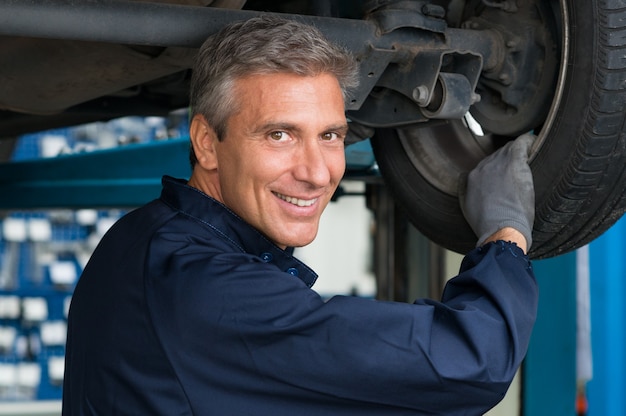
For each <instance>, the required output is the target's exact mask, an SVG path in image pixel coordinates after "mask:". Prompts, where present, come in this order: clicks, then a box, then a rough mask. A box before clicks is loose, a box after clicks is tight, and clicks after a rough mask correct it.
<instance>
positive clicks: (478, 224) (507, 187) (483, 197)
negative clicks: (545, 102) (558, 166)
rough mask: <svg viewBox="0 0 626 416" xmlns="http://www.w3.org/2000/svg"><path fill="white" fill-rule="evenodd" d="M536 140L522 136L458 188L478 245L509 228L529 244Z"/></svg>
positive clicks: (462, 208) (472, 172) (527, 135)
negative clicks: (531, 163)
mask: <svg viewBox="0 0 626 416" xmlns="http://www.w3.org/2000/svg"><path fill="white" fill-rule="evenodd" d="M534 139H535V136H534V135H532V134H523V135H521V136H519V137H518V138H517V139H515V140H514V141H511V142H509V143H507V144H506V145H505V146H503V147H502V148H500V149H498V151H496V152H495V153H493V154H491V155H489V156H487V157H486V158H485V159H483V160H482V161H481V162H480V163H479V164H478V166H476V167H475V168H474V169H473V170H472V171H471V172H470V173H469V175H467V177H466V178H462V180H461V181H460V185H459V201H460V203H461V211H463V215H465V218H466V219H467V222H468V223H469V225H470V226H471V227H472V230H474V232H475V233H476V235H477V236H478V243H477V244H476V246H477V247H478V246H480V245H482V244H483V243H484V241H485V240H486V239H487V238H488V237H489V236H491V235H492V234H493V233H495V232H496V231H498V230H500V229H502V228H504V227H512V228H515V229H516V230H517V231H519V232H520V233H522V234H523V235H524V238H526V243H527V250H530V246H531V244H532V229H533V223H534V221H535V190H534V186H533V176H532V172H531V170H530V166H529V165H528V156H529V153H530V148H531V145H532V143H533V141H534Z"/></svg>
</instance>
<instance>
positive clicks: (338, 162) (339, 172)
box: [328, 149, 346, 182]
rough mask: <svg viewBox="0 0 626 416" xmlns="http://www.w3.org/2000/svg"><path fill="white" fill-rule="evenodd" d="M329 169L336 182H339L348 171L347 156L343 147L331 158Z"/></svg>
mask: <svg viewBox="0 0 626 416" xmlns="http://www.w3.org/2000/svg"><path fill="white" fill-rule="evenodd" d="M328 166H329V168H328V169H329V171H330V174H331V176H332V178H333V180H334V181H335V182H338V181H339V180H341V178H342V177H343V174H344V173H345V171H346V158H345V153H344V150H343V149H341V151H340V152H337V153H336V154H334V155H333V157H332V158H331V159H330V163H329V165H328Z"/></svg>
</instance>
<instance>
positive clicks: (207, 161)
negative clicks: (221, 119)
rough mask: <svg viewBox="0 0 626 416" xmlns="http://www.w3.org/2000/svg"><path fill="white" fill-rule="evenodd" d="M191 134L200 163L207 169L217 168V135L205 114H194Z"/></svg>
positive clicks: (192, 143) (190, 128)
mask: <svg viewBox="0 0 626 416" xmlns="http://www.w3.org/2000/svg"><path fill="white" fill-rule="evenodd" d="M189 136H190V137H189V138H190V140H191V145H192V146H193V150H194V152H195V154H196V158H197V159H198V164H199V165H200V166H202V167H203V168H204V169H206V170H214V169H217V155H216V153H215V144H216V143H217V135H216V134H215V131H214V130H213V128H212V127H211V126H210V125H209V123H208V122H207V120H206V118H204V116H202V115H200V114H196V115H195V116H193V118H192V119H191V125H190V127H189Z"/></svg>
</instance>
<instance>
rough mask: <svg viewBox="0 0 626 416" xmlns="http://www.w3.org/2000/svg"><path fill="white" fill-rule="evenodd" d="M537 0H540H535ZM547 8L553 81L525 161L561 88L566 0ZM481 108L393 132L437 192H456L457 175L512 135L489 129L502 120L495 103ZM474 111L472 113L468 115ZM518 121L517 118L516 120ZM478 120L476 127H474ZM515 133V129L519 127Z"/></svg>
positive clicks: (547, 123) (535, 147)
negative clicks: (553, 43)
mask: <svg viewBox="0 0 626 416" xmlns="http://www.w3.org/2000/svg"><path fill="white" fill-rule="evenodd" d="M539 3H540V4H541V1H539ZM547 8H548V9H549V11H550V12H551V13H552V14H553V15H552V18H554V19H555V20H554V21H555V22H557V23H558V25H559V27H558V32H559V33H557V34H556V35H555V36H554V38H555V39H556V40H557V42H558V43H559V45H560V56H559V57H558V58H557V59H558V60H559V61H560V64H558V65H557V67H556V71H557V75H556V82H555V86H554V88H552V91H553V92H552V94H551V102H550V105H549V108H548V109H547V110H546V114H545V116H544V117H542V119H541V120H539V121H538V122H536V123H533V124H534V133H535V134H536V135H537V137H538V139H537V140H536V142H535V143H534V145H533V148H532V152H531V156H530V161H531V163H532V160H533V159H534V157H535V155H536V154H537V153H538V152H539V150H540V148H541V147H542V145H543V143H544V141H545V140H546V138H547V137H548V136H549V134H548V132H549V131H550V128H551V126H552V124H553V122H554V119H555V117H556V114H557V110H558V108H559V103H560V101H561V97H562V94H563V87H564V79H565V75H566V69H567V65H566V63H567V62H568V47H569V41H570V36H569V22H568V13H567V12H568V8H567V4H566V0H559V2H558V4H556V2H552V3H551V5H548V6H547ZM481 110H482V111H481V112H476V111H471V110H470V111H471V113H472V114H468V115H466V117H465V118H464V119H462V120H449V121H447V122H446V123H442V124H433V125H429V124H426V125H424V124H422V125H413V126H409V127H405V128H401V129H398V131H397V132H398V138H399V140H400V142H401V143H402V146H403V148H404V150H405V151H406V154H407V157H408V158H409V159H410V161H411V163H412V165H413V166H414V167H415V169H416V170H417V171H418V172H419V173H420V175H422V176H423V177H424V178H425V179H426V180H427V181H428V182H429V183H430V184H431V185H432V186H434V187H435V188H437V189H438V190H439V191H440V192H443V193H446V194H449V195H452V196H457V194H458V192H457V188H458V179H459V177H460V176H461V175H462V174H464V173H466V172H468V171H470V170H471V169H472V168H473V167H474V166H476V165H477V164H478V162H480V160H482V159H483V158H484V157H485V156H487V155H488V154H490V153H492V152H493V151H495V150H496V149H497V148H499V147H501V146H502V145H504V144H505V143H506V142H508V141H510V140H511V139H513V138H515V137H516V136H509V135H502V134H498V133H497V132H496V133H494V132H492V131H490V130H489V126H493V123H496V122H497V123H506V122H507V119H506V117H503V112H502V111H498V108H497V107H495V106H483V108H482V109H481ZM474 114H476V116H477V117H476V118H474ZM517 122H518V124H519V120H518V121H517ZM477 126H479V127H477ZM520 133H521V132H520Z"/></svg>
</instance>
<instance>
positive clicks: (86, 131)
mask: <svg viewBox="0 0 626 416" xmlns="http://www.w3.org/2000/svg"><path fill="white" fill-rule="evenodd" d="M207 5H214V6H216V7H223V9H222V10H220V11H219V13H215V14H213V12H214V11H213V10H208V8H206V7H202V8H200V7H197V6H207ZM244 5H245V7H244ZM444 5H445V6H450V7H449V9H445V8H444ZM518 5H521V6H525V7H520V8H519V9H518V8H517V6H518ZM61 6H64V7H61ZM192 6H193V7H192ZM379 6H381V7H380V8H379ZM387 6H390V7H389V9H388V10H385V7H387ZM396 6H397V7H396ZM407 6H410V7H407ZM418 6H419V7H418ZM466 6H467V7H466ZM531 6H533V7H536V9H537V10H538V11H539V12H537V13H535V11H536V10H535V9H534V8H533V7H531ZM107 7H110V9H107ZM364 9H367V10H365V11H366V12H367V13H370V12H372V13H373V15H376V13H378V12H381V13H380V14H379V15H378V17H375V18H374V19H370V18H369V17H366V16H365V15H362V14H360V12H361V11H364ZM444 9H445V13H444V12H443V11H444ZM259 10H263V11H266V10H271V11H275V12H280V13H294V14H300V15H301V16H300V17H302V16H305V17H302V18H303V19H310V21H311V22H316V24H318V25H320V27H321V28H322V29H323V30H325V31H327V32H328V33H330V34H331V35H332V36H334V37H335V38H337V39H340V40H341V39H343V40H345V41H346V43H347V44H348V47H349V48H350V49H351V50H353V51H355V53H358V54H361V56H362V57H363V63H364V64H363V68H364V70H363V74H362V75H363V79H364V80H365V82H364V83H363V86H362V90H361V91H360V92H359V96H358V99H355V100H354V101H352V102H351V103H350V105H351V106H352V107H351V108H349V109H348V110H349V111H352V113H348V114H349V115H351V116H352V118H353V120H355V121H356V122H361V121H362V122H365V124H364V125H366V126H367V127H371V128H372V129H373V128H376V129H378V131H379V132H383V131H384V132H385V134H387V135H388V136H389V137H386V138H385V139H388V140H385V141H384V142H383V141H379V142H378V146H379V149H380V146H381V144H380V143H383V144H382V146H385V145H391V144H392V143H394V146H396V148H395V149H396V150H395V152H391V151H389V155H390V156H389V160H387V161H386V162H385V163H383V160H382V158H379V161H378V162H377V161H376V159H375V157H374V153H375V150H376V149H375V147H376V144H375V141H376V140H371V141H370V140H363V141H357V142H356V143H354V144H350V145H349V146H347V147H346V159H347V162H348V166H347V168H348V170H347V174H346V177H345V180H344V182H343V183H342V186H341V188H340V192H338V193H337V195H336V201H335V202H333V203H331V205H330V207H329V208H328V210H327V213H326V214H325V215H324V216H323V217H322V224H321V229H320V234H319V236H318V239H317V240H316V242H314V243H313V244H311V245H310V246H309V247H307V248H304V249H301V250H298V251H296V256H297V257H298V258H301V259H302V260H303V261H305V262H306V263H307V264H309V265H310V266H311V267H312V268H313V269H314V270H316V271H317V272H318V273H319V274H320V278H319V279H318V282H317V283H316V285H315V286H314V289H315V290H317V291H318V292H319V293H320V295H321V296H323V297H330V296H332V295H335V294H343V295H353V296H363V297H370V298H377V299H380V300H393V301H399V302H412V301H413V300H414V299H415V298H421V297H428V298H433V299H437V298H438V297H439V295H440V293H441V290H442V288H443V285H444V283H445V281H446V279H448V278H450V277H452V276H454V275H455V274H456V271H457V269H458V267H459V263H460V259H461V256H460V254H458V253H457V252H455V251H450V250H446V249H444V248H443V247H442V246H441V245H439V244H438V243H436V242H434V241H435V240H436V239H435V238H433V237H437V231H436V230H438V229H439V228H437V227H434V228H435V231H434V232H433V231H432V230H431V234H430V236H429V237H427V236H425V234H423V233H422V232H420V231H418V230H417V229H416V228H415V227H414V226H413V225H412V223H413V222H415V221H416V220H417V221H419V215H421V214H422V212H420V213H418V214H416V212H415V211H413V212H407V211H406V210H405V209H406V208H405V205H403V204H400V203H398V198H397V196H398V192H397V189H396V190H395V191H396V192H395V198H394V196H392V194H394V192H393V191H394V190H393V189H392V186H391V185H390V183H391V184H393V182H394V181H388V182H389V183H388V184H387V185H385V183H384V180H383V177H384V176H385V175H384V172H383V168H384V167H383V165H384V164H386V166H387V168H389V166H390V165H391V167H393V165H394V163H395V162H396V159H395V158H396V157H397V156H398V155H399V154H403V153H408V152H405V151H404V150H403V149H406V147H404V148H403V146H410V145H411V144H416V145H417V146H418V147H416V148H414V149H411V150H413V151H414V153H415V154H417V155H418V157H414V158H413V160H410V161H409V162H411V163H413V162H415V166H413V167H415V168H416V169H414V171H415V172H417V171H419V170H420V169H422V170H424V168H430V167H431V165H430V164H429V161H430V160H433V159H437V158H436V157H434V156H439V155H445V156H449V158H447V159H446V158H445V157H442V158H441V159H440V160H439V159H437V162H438V163H437V164H433V166H432V167H433V169H434V173H433V172H430V178H434V181H433V183H427V184H426V186H424V188H431V189H435V188H437V186H441V188H442V189H444V191H448V192H447V194H448V195H453V194H455V192H456V179H457V177H458V173H459V172H462V171H465V170H468V169H469V168H471V166H470V165H472V166H473V165H475V163H477V161H478V160H480V158H482V157H484V156H485V155H486V154H489V153H490V152H492V151H493V150H494V148H497V144H498V141H502V138H503V137H504V138H505V139H507V140H508V139H510V138H511V137H513V136H515V135H516V134H518V133H521V132H522V131H529V130H532V129H535V128H536V129H537V131H539V130H541V135H540V136H541V140H543V142H542V143H540V144H539V146H537V147H538V148H539V149H538V150H537V153H536V154H535V156H536V157H535V159H534V163H535V165H534V166H533V169H534V173H537V174H538V175H540V176H541V178H542V179H543V180H542V181H541V187H542V189H541V193H542V195H543V202H544V204H543V206H542V208H543V212H542V214H541V215H542V218H541V221H540V222H541V224H540V227H538V228H541V229H540V230H539V232H538V237H539V238H537V241H538V242H540V243H541V244H537V245H536V246H537V247H538V251H537V254H540V255H541V256H544V255H545V257H546V258H545V259H541V260H535V261H533V266H534V269H535V274H536V276H537V279H538V282H539V286H540V305H539V316H538V320H537V323H536V325H535V328H534V332H533V338H532V341H531V346H530V349H529V352H528V355H527V357H526V360H525V362H524V364H523V365H522V367H521V369H520V371H519V373H518V377H517V378H516V380H515V381H514V383H513V385H512V386H511V388H510V390H509V393H508V395H507V396H506V398H505V399H504V400H503V402H502V403H501V404H500V405H498V406H497V407H496V408H495V409H493V410H492V411H491V412H489V413H488V415H490V416H543V415H546V416H548V415H549V416H555V415H556V416H561V415H563V416H566V415H567V416H570V415H577V416H581V415H588V416H607V415H608V416H613V415H616V416H619V415H626V410H625V409H626V397H625V396H624V394H623V392H624V391H626V353H625V351H626V322H625V321H626V302H625V300H626V282H625V280H624V276H625V275H626V257H625V256H624V255H623V253H624V252H626V219H624V218H622V219H620V220H617V218H619V216H618V215H617V213H620V212H623V211H624V209H626V208H625V206H626V198H624V196H623V189H624V186H623V184H624V183H626V169H624V166H626V164H625V163H624V161H625V160H626V152H625V151H624V148H625V146H624V142H625V141H626V136H625V134H624V132H625V130H626V127H625V126H626V124H625V122H624V120H625V114H626V111H625V109H624V103H625V102H626V100H625V96H626V94H625V91H626V89H625V88H624V85H625V84H624V79H625V78H626V76H625V75H624V74H625V73H626V60H624V56H625V54H624V50H625V49H626V37H624V36H623V33H624V26H625V23H624V22H626V19H624V18H623V17H624V15H625V14H624V13H625V11H626V5H625V4H624V0H606V1H600V0H584V1H583V0H549V1H548V0H525V1H520V0H518V1H514V0H432V1H421V0H412V1H394V0H376V1H365V0H363V1H359V0H338V1H334V0H332V1H331V0H281V1H274V0H272V1H269V0H248V1H243V0H213V1H212V0H152V1H148V2H144V1H134V2H133V1H122V0H107V1H106V2H97V1H93V2H76V1H65V0H38V1H37V2H33V1H25V0H6V1H3V2H0V416H3V415H6V416H9V415H11V416H20V415H22V416H25V415H33V416H35V415H38V416H44V415H45V416H48V415H50V416H52V415H55V416H56V415H60V413H61V402H60V398H61V393H62V390H61V383H62V380H63V357H64V342H65V333H66V318H67V308H68V303H69V301H70V299H71V296H72V290H73V287H74V286H75V284H76V281H77V279H78V278H79V276H80V272H81V270H82V267H83V266H84V264H85V262H86V261H87V259H88V257H89V255H90V253H91V252H92V250H93V249H94V247H95V245H96V244H97V242H98V240H99V238H100V237H101V236H102V235H103V233H104V232H105V231H106V230H107V229H108V228H109V227H110V226H111V224H112V223H113V222H114V221H115V220H116V219H118V218H119V217H120V216H121V215H123V214H124V213H125V212H128V210H131V209H133V208H134V207H137V206H139V205H141V204H143V203H145V202H147V201H150V200H151V199H153V198H155V197H156V196H157V195H158V194H159V192H160V189H161V185H160V181H161V176H162V175H164V174H167V175H171V176H175V177H188V176H189V168H188V161H187V160H188V139H187V137H186V135H187V127H188V126H187V124H186V121H187V113H186V110H179V111H174V112H172V110H173V109H179V108H185V107H186V105H187V101H186V100H187V98H186V97H187V83H188V78H187V70H188V68H189V65H190V62H191V59H192V56H193V49H194V48H197V46H198V45H199V43H200V42H201V41H202V40H203V39H204V38H205V37H206V34H207V33H209V32H211V31H212V30H213V29H214V27H218V26H220V25H222V24H224V22H226V21H230V20H232V19H234V18H241V17H248V16H251V15H253V14H256V13H257V11H259ZM103 11H107V12H111V14H110V15H109V19H108V20H107V19H101V18H99V17H100V13H101V12H103ZM387 12H388V13H387ZM516 13H519V14H516ZM446 14H447V15H446ZM552 14H554V15H552ZM309 15H311V16H309ZM328 16H333V17H336V16H340V17H341V18H345V19H344V20H341V21H337V20H333V19H327V17H328ZM546 16H548V17H547V18H545V17H546ZM87 17H89V18H87ZM444 17H445V20H444ZM590 17H591V18H590ZM348 20H350V24H346V22H347V21H348ZM207 22H211V23H210V24H207ZM522 23H524V24H529V26H528V27H530V28H532V29H533V30H526V29H528V27H526V26H524V27H521V29H523V30H521V29H520V26H518V24H522ZM203 25H204V26H203ZM207 25H208V26H210V27H208V26H207ZM112 28H115V29H112ZM198 28H201V29H198ZM574 28H575V29H576V30H573V29H574ZM183 29H184V30H183ZM188 29H189V30H188ZM194 29H196V30H194ZM381 31H382V32H385V33H384V34H385V36H382V37H381V36H379V34H380V32H381ZM516 31H517V32H516ZM520 33H525V34H528V33H533V34H534V33H537V34H538V36H537V37H536V38H534V37H529V38H524V36H521V37H520V36H517V35H519V34H520ZM409 34H410V35H409ZM446 36H448V40H449V39H452V41H451V42H448V40H446ZM370 41H372V42H373V43H372V44H370V43H368V42H370ZM397 45H400V48H399V49H396V46H397ZM424 45H426V46H424ZM433 45H434V46H433ZM537 53H538V54H539V55H536V54H537ZM416 57H417V58H419V61H418V62H419V63H420V65H426V66H428V67H429V68H437V69H436V70H435V71H430V70H429V71H421V70H420V69H421V67H420V66H417V65H414V64H415V62H414V61H413V59H414V58H416ZM520 57H522V58H524V59H518V58H520ZM402 60H404V61H403V62H402V64H403V65H404V66H403V65H398V63H399V62H400V61H402ZM102 62H106V64H104V65H103V64H102ZM416 62H417V61H416ZM520 62H522V64H520ZM523 62H535V63H536V64H531V65H524V64H523ZM42 63H43V64H42ZM44 64H45V65H44ZM489 65H491V66H489ZM487 66H489V67H488V68H487ZM399 68H400V69H402V70H398V69H399ZM407 68H408V69H410V72H403V70H404V69H407ZM70 69H71V70H70ZM387 69H389V71H388V72H387ZM529 71H530V72H529ZM533 71H534V72H533ZM42 72H45V75H46V76H42ZM406 74H409V75H406ZM405 75H406V76H405ZM440 75H441V76H440ZM557 75H558V76H557ZM15 80H19V81H21V83H20V82H17V81H15ZM48 81H51V82H48ZM418 81H419V82H418ZM459 81H462V82H459ZM452 85H457V86H459V85H460V86H462V88H461V89H460V90H459V91H460V92H461V93H459V94H456V95H455V94H448V96H449V98H451V99H450V100H449V101H448V102H446V100H448V98H446V99H445V100H444V98H443V94H442V93H441V91H443V89H444V87H450V86H452ZM528 86H534V88H526V87H528ZM381 87H382V88H381ZM420 87H421V88H420ZM437 88H439V89H437ZM452 90H453V89H451V90H450V91H452ZM371 91H374V94H371V95H370V92H371ZM437 91H438V95H437V94H434V93H435V92H437ZM459 91H456V92H459ZM476 91H478V92H480V93H481V94H482V97H481V95H480V94H475V92H476ZM433 96H436V98H437V99H436V100H434V101H432V99H433ZM507 100H510V101H507ZM431 101H432V102H431ZM494 102H495V103H496V105H491V104H493V103H494ZM451 104H455V105H451ZM516 105H517V107H516ZM470 106H471V107H472V111H473V113H474V114H475V115H476V117H478V118H479V119H480V120H479V121H480V123H478V124H480V125H483V126H485V127H486V134H485V135H484V136H483V135H482V133H481V135H479V134H474V132H473V131H471V132H470V130H471V128H469V127H468V123H470V121H471V120H469V119H465V118H464V117H465V115H467V114H468V113H467V112H466V111H469V110H468V108H469V107H470ZM458 108H460V110H458ZM513 108H515V109H522V110H523V111H520V114H522V116H520V117H517V116H512V117H511V118H509V116H511V114H512V113H515V112H514V111H511V110H512V109H513ZM389 109H393V111H388V110H389ZM128 114H134V115H136V116H134V117H122V116H127V115H128ZM155 115H157V117H153V116H155ZM581 115H582V117H581ZM118 117H122V118H118ZM431 117H432V120H431ZM102 120H111V121H107V122H105V121H102ZM581 120H582V121H581ZM431 122H432V123H431ZM69 125H74V126H76V127H72V128H69V127H65V126H69ZM415 125H420V128H416V129H411V128H405V127H407V126H415ZM424 126H426V128H423V127H424ZM397 127H399V128H397ZM418 131H419V132H420V133H421V134H423V136H422V137H423V138H424V141H425V142H426V143H427V144H426V145H422V144H420V141H418V140H413V139H414V138H415V137H413V136H415V135H416V134H417V133H416V132H418ZM479 136H480V137H479ZM361 138H363V137H359V138H358V139H361ZM442 138H445V139H446V140H447V139H450V140H447V141H446V140H442ZM470 139H471V140H470ZM474 139H476V140H474ZM548 139H549V140H548ZM570 139H572V141H570ZM574 141H575V142H574ZM500 144H501V143H500ZM419 146H422V148H419ZM459 149H460V151H459ZM448 151H450V153H451V154H448V153H447V152H448ZM383 153H384V152H383ZM380 154H381V153H379V155H380ZM458 154H461V155H462V156H463V157H459V158H457V156H458ZM422 155H425V157H423V160H420V156H422ZM581 155H582V156H581ZM579 156H581V157H580V158H579ZM572 160H575V161H576V163H574V162H572V164H568V163H569V161H572ZM564 161H567V162H564ZM435 165H437V166H435ZM457 165H458V166H457ZM449 168H450V169H449ZM566 168H567V169H566ZM570 169H571V170H572V171H575V172H577V173H575V174H572V175H571V176H567V175H565V176H567V177H566V178H565V179H563V181H561V171H566V170H567V171H569V170H570ZM555 171H556V173H555ZM415 172H414V173H415ZM418 173H420V174H421V172H418ZM557 173H558V174H557ZM578 173H579V175H578ZM426 176H428V175H426ZM440 176H441V177H443V178H444V179H443V180H440ZM557 176H558V179H554V178H556V177H557ZM450 178H452V179H453V180H450ZM407 182H411V181H407ZM430 185H433V186H430ZM560 187H565V188H567V191H569V192H565V194H564V195H561V194H559V195H558V197H557V196H556V194H557V192H556V191H554V190H555V189H557V188H560ZM424 188H423V189H424ZM450 189H453V192H449V191H450ZM437 190H439V189H437ZM607 190H609V191H610V192H605V191H607ZM613 190H615V192H613ZM401 193H402V192H400V194H401ZM444 193H446V192H444ZM552 196H554V198H552ZM455 198H456V195H455V197H454V198H448V202H450V200H452V202H453V203H455V201H456V199H455ZM408 199H410V198H408ZM42 201H45V203H43V204H42ZM546 201H547V202H546ZM552 201H556V202H554V203H553V204H552ZM551 204H552V205H551ZM42 205H45V206H42ZM562 207H564V209H563V210H562V211H559V208H562ZM555 212H556V214H555V215H554V216H552V214H553V213H555ZM458 214H459V215H457V219H460V220H462V216H461V215H460V210H459V213H458ZM620 215H621V214H620ZM416 217H418V218H416ZM435 217H436V215H435ZM600 217H601V218H600ZM429 220H430V219H429ZM429 220H427V221H424V222H428V223H429V224H430V222H431V221H429ZM613 221H615V223H614V224H613ZM555 224H557V225H559V226H561V227H560V228H558V230H559V231H557V232H554V229H553V228H551V227H552V226H554V225H555ZM609 224H613V225H612V226H610V228H609ZM462 225H463V227H465V230H464V231H463V230H461V231H459V233H461V234H463V233H464V235H463V238H461V239H459V240H463V241H462V242H461V243H460V246H463V247H467V244H468V241H470V240H471V239H472V238H473V235H472V233H471V230H470V232H469V234H468V232H467V231H468V227H467V226H466V224H465V223H463V224H462ZM438 226H442V227H443V226H446V227H447V229H446V232H445V233H444V232H442V233H441V234H446V237H449V235H450V230H452V231H453V232H456V231H457V230H456V228H457V226H458V223H451V224H447V223H446V222H445V221H443V222H440V223H439V224H438ZM604 228H607V230H606V231H604ZM596 237H597V238H596ZM591 240H593V241H591ZM589 241H591V242H589ZM448 242H449V243H451V244H453V243H454V241H450V239H449V238H448ZM583 243H585V244H583ZM464 250H465V249H464ZM560 250H563V252H562V253H559V251H560ZM456 251H459V250H456ZM555 254H558V255H555ZM337 276H341V277H342V278H341V279H337Z"/></svg>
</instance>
